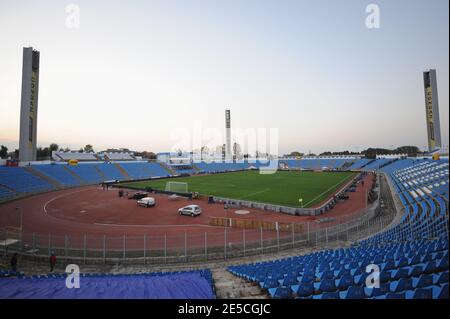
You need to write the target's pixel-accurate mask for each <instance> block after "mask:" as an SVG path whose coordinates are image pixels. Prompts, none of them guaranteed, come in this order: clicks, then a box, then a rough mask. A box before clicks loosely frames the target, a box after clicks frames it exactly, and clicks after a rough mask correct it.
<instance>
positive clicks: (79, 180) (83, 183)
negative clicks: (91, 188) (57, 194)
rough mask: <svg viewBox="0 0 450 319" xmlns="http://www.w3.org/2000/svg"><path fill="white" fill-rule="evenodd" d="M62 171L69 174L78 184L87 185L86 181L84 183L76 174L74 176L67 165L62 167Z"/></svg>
mask: <svg viewBox="0 0 450 319" xmlns="http://www.w3.org/2000/svg"><path fill="white" fill-rule="evenodd" d="M63 167H64V169H65V170H66V171H67V172H69V174H71V175H72V176H73V177H74V178H75V179H76V180H77V181H78V182H79V183H80V185H85V184H87V183H86V181H84V180H83V179H82V178H81V177H80V176H78V174H76V173H75V172H73V171H71V170H70V169H69V168H68V167H67V165H63Z"/></svg>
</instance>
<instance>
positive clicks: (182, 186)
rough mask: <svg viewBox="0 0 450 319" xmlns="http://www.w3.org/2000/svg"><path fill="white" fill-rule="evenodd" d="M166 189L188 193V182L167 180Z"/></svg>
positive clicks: (167, 190)
mask: <svg viewBox="0 0 450 319" xmlns="http://www.w3.org/2000/svg"><path fill="white" fill-rule="evenodd" d="M165 190H166V192H174V193H187V192H188V183H183V182H167V183H166V189H165Z"/></svg>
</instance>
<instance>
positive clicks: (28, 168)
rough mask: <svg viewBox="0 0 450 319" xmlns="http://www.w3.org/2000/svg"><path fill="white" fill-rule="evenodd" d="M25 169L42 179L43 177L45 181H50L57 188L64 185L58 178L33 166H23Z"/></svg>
mask: <svg viewBox="0 0 450 319" xmlns="http://www.w3.org/2000/svg"><path fill="white" fill-rule="evenodd" d="M23 169H24V170H26V171H27V172H29V173H30V174H33V175H34V176H37V177H39V178H40V179H43V180H44V181H46V182H48V183H49V184H50V185H52V186H53V187H55V188H62V187H64V186H63V185H62V184H61V183H60V182H58V181H57V180H56V179H53V178H51V177H49V176H47V175H45V174H44V173H41V172H40V171H38V170H37V169H34V168H33V167H32V166H23Z"/></svg>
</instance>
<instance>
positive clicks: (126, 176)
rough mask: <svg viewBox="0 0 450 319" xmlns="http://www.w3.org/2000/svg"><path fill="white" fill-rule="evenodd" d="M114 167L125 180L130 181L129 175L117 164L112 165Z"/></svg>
mask: <svg viewBox="0 0 450 319" xmlns="http://www.w3.org/2000/svg"><path fill="white" fill-rule="evenodd" d="M113 164H114V166H115V167H117V169H118V170H119V171H120V173H122V175H123V176H125V179H132V177H131V176H130V175H128V172H127V171H126V170H125V169H124V168H123V167H122V166H120V164H119V163H113Z"/></svg>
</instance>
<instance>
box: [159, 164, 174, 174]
mask: <svg viewBox="0 0 450 319" xmlns="http://www.w3.org/2000/svg"><path fill="white" fill-rule="evenodd" d="M158 164H159V165H160V166H161V167H162V168H163V169H164V170H165V171H166V172H167V173H169V174H170V175H178V173H177V172H175V171H174V170H173V169H171V168H170V167H169V165H167V164H166V163H158Z"/></svg>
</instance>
